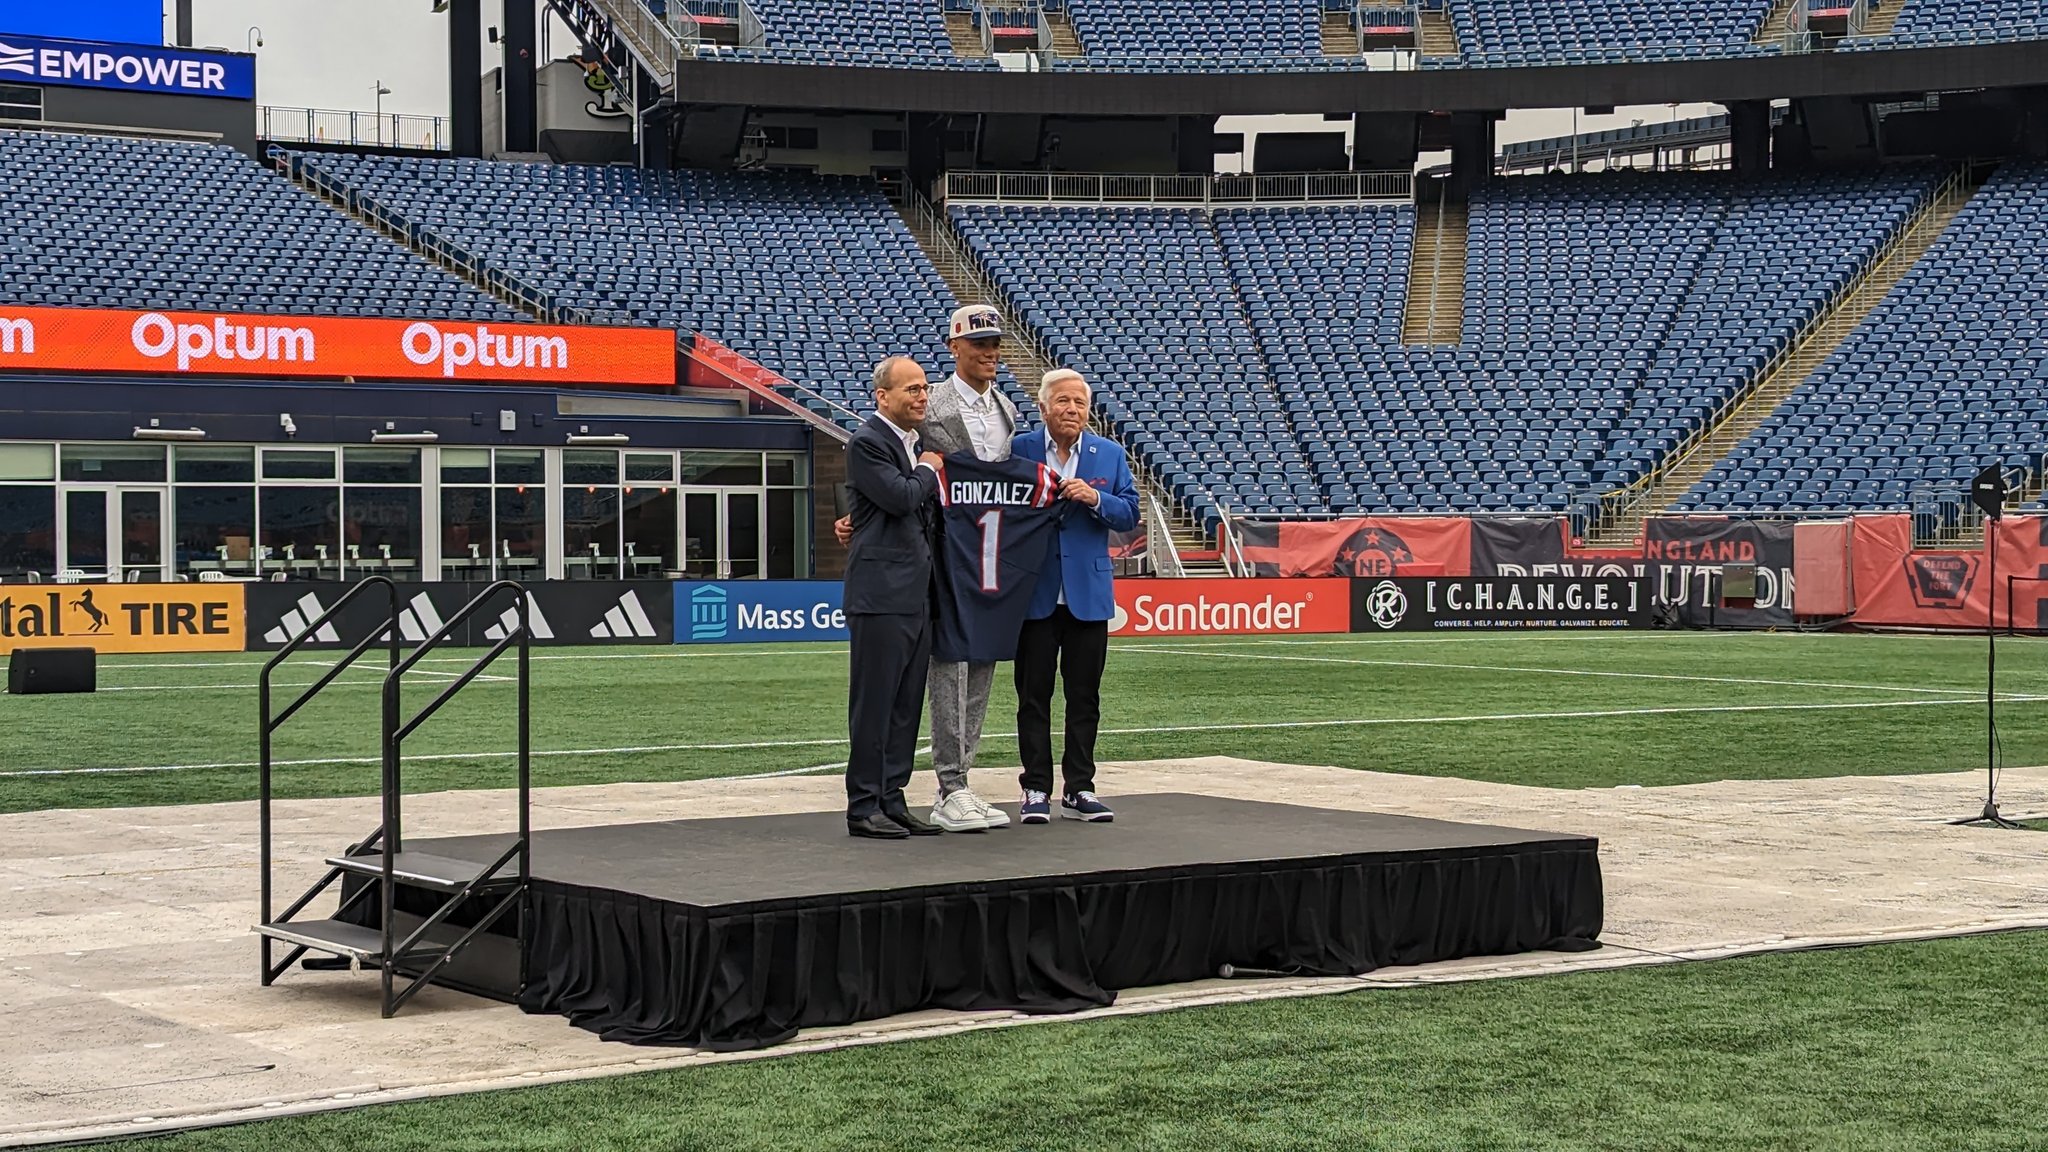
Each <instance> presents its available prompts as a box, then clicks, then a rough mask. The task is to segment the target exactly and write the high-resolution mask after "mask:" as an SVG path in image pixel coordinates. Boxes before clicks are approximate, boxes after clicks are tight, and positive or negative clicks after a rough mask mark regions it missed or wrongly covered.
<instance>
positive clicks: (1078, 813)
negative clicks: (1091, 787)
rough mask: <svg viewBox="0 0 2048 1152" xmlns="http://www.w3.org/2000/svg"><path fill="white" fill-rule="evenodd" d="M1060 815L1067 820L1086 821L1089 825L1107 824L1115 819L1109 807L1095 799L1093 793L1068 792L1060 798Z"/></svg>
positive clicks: (1114, 814)
mask: <svg viewBox="0 0 2048 1152" xmlns="http://www.w3.org/2000/svg"><path fill="white" fill-rule="evenodd" d="M1060 815H1061V816H1064V817H1066V818H1067V819H1069V820H1086V821H1088V822H1089V823H1090V824H1107V823H1109V822H1110V821H1111V820H1114V819H1116V813H1114V812H1111V811H1110V810H1109V805H1107V804H1104V803H1103V802H1102V801H1100V800H1097V799H1096V798H1095V793H1093V792H1069V793H1067V794H1066V795H1065V796H1062V797H1060Z"/></svg>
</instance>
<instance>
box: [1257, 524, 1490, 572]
mask: <svg viewBox="0 0 2048 1152" xmlns="http://www.w3.org/2000/svg"><path fill="white" fill-rule="evenodd" d="M1238 531H1239V534H1240V535H1241V536H1242V538H1243V542H1244V557H1245V559H1246V560H1249V561H1250V562H1251V563H1252V570H1253V571H1254V572H1256V573H1258V574H1259V575H1260V576H1463V575H1465V574H1466V573H1468V572H1470V571H1471V570H1472V521H1470V520H1468V519H1466V518H1464V517H1462V516H1436V517H1414V518H1400V517H1379V516H1366V517H1356V518H1352V519H1348V520H1301V521H1282V522H1278V523H1255V522H1249V521H1247V522H1244V523H1240V524H1239V525H1238Z"/></svg>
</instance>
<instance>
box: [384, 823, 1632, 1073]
mask: <svg viewBox="0 0 2048 1152" xmlns="http://www.w3.org/2000/svg"><path fill="white" fill-rule="evenodd" d="M1115 803H1116V811H1117V819H1116V822H1115V823H1113V824H1098V825H1090V824H1082V823H1080V822H1078V821H1071V820H1059V819H1055V820H1054V821H1053V822H1052V823H1051V824H1050V825H1046V826H1042V827H1041V826H1033V827H1023V826H1020V825H1017V824H1015V823H1012V825H1011V826H1010V827H1008V828H1005V829H1000V830H997V831H994V832H986V833H980V834H974V835H946V836H934V837H925V838H916V839H911V840H905V841H873V840H855V839H853V838H851V837H849V836H847V835H846V831H845V822H844V820H843V818H842V817H841V816H840V815H839V814H838V813H836V812H819V813H805V814H802V815H793V816H746V817H737V818H731V819H715V820H670V821H661V822H657V823H647V824H625V825H610V826H603V827H595V828H568V829H559V830H552V831H544V832H539V833H537V834H536V835H535V838H534V845H533V877H534V885H533V887H534V920H533V931H532V939H531V942H530V945H529V948H530V952H529V957H528V961H529V966H528V973H529V984H528V986H527V988H526V990H525V993H524V994H523V995H522V996H521V997H520V1004H521V1006H522V1007H523V1008H525V1009H526V1010H527V1011H529V1012H549V1013H560V1014H562V1015H565V1016H567V1017H568V1018H569V1019H570V1020H571V1021H573V1022H574V1023H576V1024H578V1025H580V1026H581V1027H584V1028H588V1029H591V1030H593V1031H595V1032H597V1033H599V1034H600V1035H602V1036H604V1037H605V1038H606V1039H614V1040H626V1041H632V1042H637V1043H652V1044H688V1045H693V1046H699V1047H715V1048H748V1047H757V1046H761V1045H766V1044H774V1043H778V1042H780V1041H782V1040H785V1039H787V1038H789V1037H790V1036H792V1035H794V1034H795V1032H796V1030H797V1029H798V1028H803V1027H811V1026H817V1025H827V1024H848V1023H852V1022H854V1021H858V1020H872V1019H876V1018H879V1017H883V1016H891V1015H895V1014H897V1013H900V1012H909V1011H913V1010H916V1009H920V1008H952V1009H968V1010H973V1009H1007V1010H1013V1011H1024V1012H1047V1013H1051V1012H1071V1011H1075V1010H1078V1009H1082V1008H1089V1007H1095V1006H1098V1005H1103V1004H1108V1003H1110V1002H1111V1001H1112V1000H1113V999H1114V996H1115V992H1116V990H1117V989H1120V988H1135V987H1143V986H1147V985H1157V984H1176V983H1182V982H1185V981H1190V980H1199V979H1203V978H1206V977H1210V976H1214V975H1216V974H1217V970H1218V968H1219V967H1220V966H1221V965H1223V964H1233V965H1237V966H1239V967H1249V968H1258V969H1273V970H1286V971H1288V972H1290V973H1294V974H1303V975H1310V974H1313V975H1349V974H1355V973H1359V972H1367V971H1371V970H1372V969H1375V968H1379V967H1382V966H1385V965H1389V964H1422V963H1428V962H1430V961H1436V960H1449V959H1455V958H1457V957H1461V956H1479V955H1501V954H1507V953H1513V952H1526V951H1532V950H1538V949H1564V950H1574V951H1576V950H1583V949H1587V948H1593V947H1597V944H1596V943H1595V941H1596V939H1597V938H1598V936H1599V933H1600V921H1601V913H1602V906H1601V886H1600V865H1599V859H1598V842H1597V841H1595V840H1593V839H1592V838H1590V837H1583V836H1564V835H1558V834H1554V833H1546V832H1529V831H1522V830H1518V829H1512V828H1496V827H1487V826H1484V825H1477V824H1454V823H1449V822H1446V821H1441V820H1422V819H1416V818H1413V817H1407V816H1389V815H1383V814H1379V813H1371V812H1343V811H1333V810H1330V809H1323V808H1304V807H1298V806H1295V805H1288V804H1266V803H1253V802H1250V801H1243V800H1224V799H1216V798H1213V797H1206V796H1189V795H1178V794H1166V795H1152V796H1124V797H1118V798H1117V799H1116V802H1115ZM1010 811H1011V816H1012V819H1013V820H1014V818H1015V815H1016V813H1015V810H1014V808H1012V809H1010ZM500 843H503V838H502V837H496V836H466V837H455V838H449V839H437V840H420V839H415V840H409V841H408V842H407V847H408V848H409V849H411V850H417V851H422V852H430V853H434V854H436V855H441V856H450V857H455V858H458V859H464V858H479V859H481V858H488V857H491V856H495V855H496V853H497V851H498V849H497V848H496V847H494V845H497V844H500Z"/></svg>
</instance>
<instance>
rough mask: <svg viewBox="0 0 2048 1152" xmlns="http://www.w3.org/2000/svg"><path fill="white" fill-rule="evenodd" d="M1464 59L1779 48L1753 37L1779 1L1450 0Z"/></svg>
mask: <svg viewBox="0 0 2048 1152" xmlns="http://www.w3.org/2000/svg"><path fill="white" fill-rule="evenodd" d="M1445 2H1447V3H1448V6H1449V9H1450V16H1451V24H1452V26H1453V27H1454V28H1456V30H1457V34H1458V42H1459V44H1460V46H1461V48H1462V52H1461V53H1460V55H1459V56H1458V57H1457V58H1455V59H1454V60H1449V61H1441V62H1432V63H1449V64H1456V65H1463V66H1493V65H1514V64H1581V63H1593V62H1602V61H1613V60H1677V59H1684V58H1687V57H1692V56H1728V55H1747V54H1752V53H1758V52H1776V51H1779V50H1780V48H1779V46H1778V45H1774V44H1773V45H1759V44H1755V43H1753V42H1752V36H1753V34H1754V33H1755V32H1756V30H1757V29H1758V27H1759V26H1760V25H1762V24H1763V22H1764V19H1765V18H1766V17H1767V16H1769V15H1770V12H1771V0H1671V2H1664V0H1445Z"/></svg>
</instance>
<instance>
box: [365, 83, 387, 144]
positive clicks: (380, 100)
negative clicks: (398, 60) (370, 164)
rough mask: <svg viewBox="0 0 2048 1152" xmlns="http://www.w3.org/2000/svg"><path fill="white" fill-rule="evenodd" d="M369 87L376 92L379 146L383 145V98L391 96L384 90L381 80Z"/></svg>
mask: <svg viewBox="0 0 2048 1152" xmlns="http://www.w3.org/2000/svg"><path fill="white" fill-rule="evenodd" d="M370 87H372V88H374V89H375V90H376V92H377V143H378V144H380V145H381V144H383V143H384V98H385V97H386V96H389V95H391V89H389V88H386V87H385V86H384V82H383V81H382V80H379V81H377V82H376V83H375V84H372V85H370Z"/></svg>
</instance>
